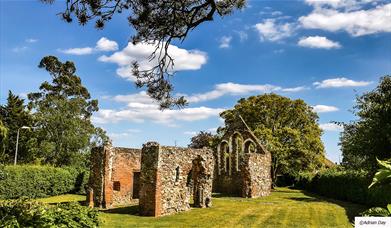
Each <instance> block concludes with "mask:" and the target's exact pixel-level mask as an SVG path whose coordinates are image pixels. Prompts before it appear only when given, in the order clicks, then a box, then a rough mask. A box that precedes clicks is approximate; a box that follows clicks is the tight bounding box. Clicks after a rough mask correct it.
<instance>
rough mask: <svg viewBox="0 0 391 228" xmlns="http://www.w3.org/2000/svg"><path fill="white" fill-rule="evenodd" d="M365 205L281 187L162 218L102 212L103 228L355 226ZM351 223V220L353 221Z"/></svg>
mask: <svg viewBox="0 0 391 228" xmlns="http://www.w3.org/2000/svg"><path fill="white" fill-rule="evenodd" d="M363 210H365V207H364V206H361V205H357V204H352V203H347V202H341V201H335V200H329V199H326V198H322V197H318V196H315V195H310V194H307V193H304V192H302V191H299V190H291V189H287V188H278V189H277V190H276V191H274V192H273V193H272V194H271V195H270V196H267V197H263V198H258V199H243V198H239V197H222V196H219V195H215V197H214V198H213V207H212V208H206V209H199V208H194V209H192V210H191V211H187V212H182V213H179V214H176V215H170V216H164V217H160V218H152V217H141V216H139V215H138V214H137V213H138V207H137V206H130V207H124V208H116V209H112V210H106V211H102V212H101V214H100V218H101V220H102V226H103V227H351V222H350V221H353V218H354V215H357V214H358V213H359V212H361V211H363ZM349 220H350V221H349Z"/></svg>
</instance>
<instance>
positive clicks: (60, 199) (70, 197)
mask: <svg viewBox="0 0 391 228" xmlns="http://www.w3.org/2000/svg"><path fill="white" fill-rule="evenodd" d="M85 200H86V196H84V195H75V194H65V195H59V196H51V197H47V198H41V199H37V201H39V202H42V203H64V202H78V201H85Z"/></svg>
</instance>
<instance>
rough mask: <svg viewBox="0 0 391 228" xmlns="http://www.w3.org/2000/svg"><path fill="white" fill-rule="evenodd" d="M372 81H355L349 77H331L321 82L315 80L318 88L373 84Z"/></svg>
mask: <svg viewBox="0 0 391 228" xmlns="http://www.w3.org/2000/svg"><path fill="white" fill-rule="evenodd" d="M371 83H372V82H370V81H354V80H351V79H347V78H331V79H326V80H323V81H321V82H314V83H313V85H314V86H316V88H339V87H358V86H367V85H369V84H371Z"/></svg>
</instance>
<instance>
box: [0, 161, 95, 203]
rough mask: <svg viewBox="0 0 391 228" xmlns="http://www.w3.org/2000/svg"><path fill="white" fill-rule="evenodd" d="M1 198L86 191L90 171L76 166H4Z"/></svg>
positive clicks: (0, 185) (0, 183)
mask: <svg viewBox="0 0 391 228" xmlns="http://www.w3.org/2000/svg"><path fill="white" fill-rule="evenodd" d="M2 173H3V174H2V175H1V177H0V199H16V198H20V197H28V198H39V197H47V196H54V195H60V194H65V193H84V185H85V184H86V178H85V176H87V177H88V173H87V172H85V171H81V170H77V169H75V168H70V167H67V168H56V167H52V166H32V165H18V166H5V167H4V168H2Z"/></svg>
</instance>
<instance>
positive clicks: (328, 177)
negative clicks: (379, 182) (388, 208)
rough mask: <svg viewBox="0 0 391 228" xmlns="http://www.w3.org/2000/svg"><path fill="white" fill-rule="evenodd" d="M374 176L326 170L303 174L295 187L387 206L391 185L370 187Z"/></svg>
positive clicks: (347, 199)
mask: <svg viewBox="0 0 391 228" xmlns="http://www.w3.org/2000/svg"><path fill="white" fill-rule="evenodd" d="M371 182H372V177H371V176H370V175H368V174H367V173H366V172H361V171H335V170H332V169H331V170H326V171H322V172H319V173H318V174H316V175H312V174H309V173H306V174H301V175H300V176H299V177H297V178H296V183H295V187H296V188H300V189H304V190H307V191H309V192H313V193H317V194H319V195H323V196H326V197H330V198H334V199H338V200H344V201H350V202H353V203H360V204H365V205H368V206H385V205H387V203H390V202H391V187H390V186H384V187H377V188H375V187H374V188H371V189H368V186H369V185H370V183H371Z"/></svg>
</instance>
